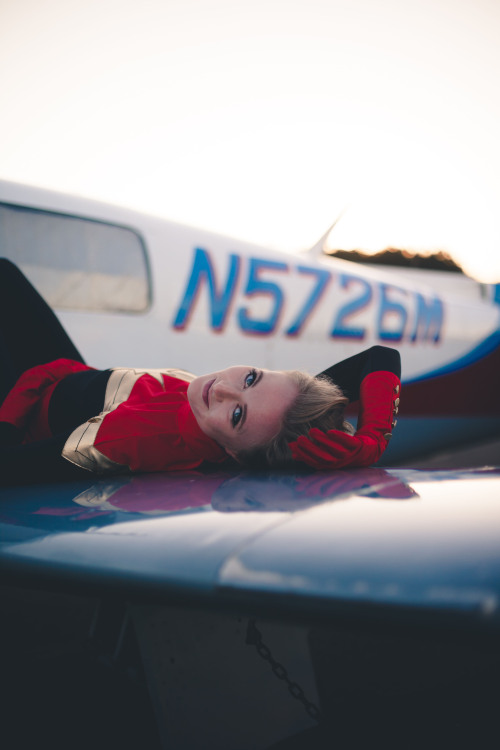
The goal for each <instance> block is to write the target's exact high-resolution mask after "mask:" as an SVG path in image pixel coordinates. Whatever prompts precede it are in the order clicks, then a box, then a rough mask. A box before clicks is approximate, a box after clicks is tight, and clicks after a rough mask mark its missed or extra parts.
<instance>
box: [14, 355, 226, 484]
mask: <svg viewBox="0 0 500 750" xmlns="http://www.w3.org/2000/svg"><path fill="white" fill-rule="evenodd" d="M90 369H93V368H90V367H88V366H86V365H83V364H81V363H80V362H74V361H72V360H67V359H59V360H55V361H54V362H50V363H48V364H46V365H40V366H38V367H34V368H32V369H31V370H27V371H26V372H25V373H24V374H23V375H22V376H21V377H20V378H19V380H18V381H17V383H16V385H15V386H14V388H13V389H12V390H11V391H10V393H9V395H8V396H7V398H6V399H5V401H4V403H3V404H2V406H1V407H0V421H3V422H10V423H12V424H14V425H15V426H16V427H17V428H18V429H20V430H21V431H23V433H24V440H23V442H24V443H30V442H34V441H37V440H42V439H44V438H46V437H51V432H50V427H49V423H48V408H49V402H50V398H51V396H52V394H53V392H54V389H55V387H56V385H57V384H58V383H59V382H60V381H61V380H62V379H63V378H64V377H66V376H67V375H69V374H71V373H73V372H77V371H79V370H90ZM193 377H194V376H192V375H191V374H190V373H187V372H184V371H180V370H134V369H129V368H116V369H113V370H112V371H111V374H110V378H109V380H108V384H107V388H106V395H105V399H104V404H103V408H102V411H101V413H100V414H96V415H94V416H92V417H91V418H90V419H89V420H88V421H87V422H85V423H84V424H82V425H78V426H76V429H75V430H74V431H73V432H72V434H71V435H70V437H69V439H68V440H67V441H66V444H65V446H64V450H63V453H62V455H63V456H64V458H66V459H67V460H68V461H71V462H72V463H74V464H76V465H77V466H81V467H82V468H85V469H88V470H90V471H93V472H97V473H105V472H113V473H117V472H120V471H127V470H130V471H166V470H177V469H193V468H196V467H197V466H200V464H202V463H203V462H204V461H210V462H220V461H223V460H224V459H225V458H227V455H226V453H225V452H224V451H223V449H222V448H221V447H220V446H219V445H218V444H217V443H216V442H215V441H214V440H212V439H211V438H209V437H208V436H207V435H205V433H203V432H202V431H201V429H200V427H199V426H198V423H197V421H196V419H195V417H194V414H193V412H192V411H191V407H190V405H189V402H188V398H187V388H188V385H189V382H190V381H191V380H192V379H193Z"/></svg>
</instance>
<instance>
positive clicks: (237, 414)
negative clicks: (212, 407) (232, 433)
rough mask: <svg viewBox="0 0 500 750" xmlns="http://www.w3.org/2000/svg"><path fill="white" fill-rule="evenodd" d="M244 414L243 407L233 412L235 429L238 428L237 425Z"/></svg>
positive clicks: (232, 419) (232, 418) (238, 407)
mask: <svg viewBox="0 0 500 750" xmlns="http://www.w3.org/2000/svg"><path fill="white" fill-rule="evenodd" d="M242 414H243V410H242V408H241V406H237V407H236V409H235V410H234V411H233V416H232V417H231V422H232V423H233V427H236V425H237V424H238V422H239V421H240V419H241V415H242Z"/></svg>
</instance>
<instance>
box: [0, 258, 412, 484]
mask: <svg viewBox="0 0 500 750" xmlns="http://www.w3.org/2000/svg"><path fill="white" fill-rule="evenodd" d="M0 313H1V315H0V320H1V324H0V403H1V406H0V445H1V447H2V450H1V451H0V472H1V474H0V475H1V479H0V482H1V483H2V484H4V485H5V484H13V483H20V484H22V483H29V482H40V481H53V480H58V479H73V478H74V479H77V478H79V477H85V478H88V472H89V471H90V472H94V473H96V474H108V473H111V474H116V473H123V472H149V471H174V470H183V469H193V468H196V467H200V466H204V465H205V466H208V465H214V464H220V463H222V462H224V461H228V460H235V461H237V462H238V463H240V464H243V465H246V466H253V467H279V468H286V467H287V466H292V465H293V466H295V467H297V466H299V465H303V466H304V465H305V466H309V467H312V468H313V469H335V468H343V467H346V466H352V467H355V466H369V465H370V464H372V463H374V462H376V461H377V460H378V459H379V458H380V456H381V455H382V453H383V451H384V450H385V448H386V446H387V443H388V441H389V438H390V437H391V433H392V428H393V426H394V424H395V414H396V413H397V411H398V405H399V391H400V374H401V364H400V357H399V353H398V352H397V351H396V350H394V349H389V348H387V347H381V346H374V347H372V348H371V349H367V350H366V351H364V352H362V353H360V354H357V355H355V356H354V357H350V358H349V359H346V360H343V361H342V362H339V363H338V364H336V365H333V366H332V367H330V368H329V369H328V370H325V372H323V373H321V374H320V375H318V376H316V377H312V376H311V375H308V374H306V373H303V372H299V371H274V370H265V369H262V368H257V367H255V368H254V367H249V366H244V365H237V366H235V367H229V368H227V369H224V370H220V371H219V372H214V373H210V374H208V375H201V376H198V377H197V376H195V375H192V374H191V373H188V372H185V371H183V370H177V369H164V370H143V369H134V368H131V369H127V368H112V369H109V370H96V369H95V368H93V367H90V366H88V365H87V364H85V363H84V361H83V359H82V357H81V355H80V354H79V352H78V350H77V349H76V347H75V346H74V344H73V342H72V341H71V339H70V338H69V336H68V335H67V333H66V332H65V330H64V329H63V328H62V326H61V324H60V323H59V321H58V319H57V318H56V316H55V315H54V313H53V312H52V310H51V309H50V308H49V307H48V305H47V304H46V303H45V302H44V300H43V299H42V298H41V297H40V295H39V294H38V293H37V292H36V291H35V289H34V288H33V287H32V286H31V284H30V283H29V282H28V281H27V279H26V278H25V277H24V276H23V274H22V273H21V272H20V271H19V269H18V268H17V267H16V266H15V265H13V264H12V263H10V261H8V260H0ZM358 399H359V401H360V407H359V416H358V428H357V430H356V432H354V431H353V428H352V426H351V425H350V424H349V423H348V422H346V421H345V420H344V409H345V407H346V405H347V404H348V403H349V402H350V401H357V400H358Z"/></svg>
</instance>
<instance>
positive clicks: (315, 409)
mask: <svg viewBox="0 0 500 750" xmlns="http://www.w3.org/2000/svg"><path fill="white" fill-rule="evenodd" d="M286 374H287V375H288V376H289V377H290V378H291V379H292V381H293V382H294V383H295V385H296V386H297V389H298V394H297V396H296V398H295V399H294V401H293V403H292V405H291V406H290V408H289V409H288V411H287V412H286V413H285V416H284V417H283V422H282V424H281V429H280V431H279V432H278V434H277V435H275V437H274V438H272V440H271V441H270V442H269V443H267V444H266V445H263V446H259V447H258V448H254V449H252V450H248V451H241V452H240V453H238V460H239V461H240V462H241V463H243V464H245V465H246V466H251V467H261V468H263V467H283V468H284V467H286V466H287V465H289V464H291V463H292V452H291V450H290V447H289V443H291V442H293V441H294V440H297V438H299V437H300V436H301V435H307V434H308V433H309V430H311V429H312V428H313V427H317V428H318V429H320V430H322V431H323V432H326V431H327V430H341V431H342V432H348V433H350V434H352V433H353V432H354V429H353V427H352V425H351V424H350V423H349V422H346V421H345V420H344V410H345V407H346V405H347V404H348V403H349V399H348V398H347V397H346V396H344V394H343V393H342V391H341V390H340V388H339V387H338V386H337V385H335V383H332V382H331V381H330V380H328V379H327V378H315V377H313V376H312V375H309V374H308V373H306V372H301V371H300V370H288V371H286Z"/></svg>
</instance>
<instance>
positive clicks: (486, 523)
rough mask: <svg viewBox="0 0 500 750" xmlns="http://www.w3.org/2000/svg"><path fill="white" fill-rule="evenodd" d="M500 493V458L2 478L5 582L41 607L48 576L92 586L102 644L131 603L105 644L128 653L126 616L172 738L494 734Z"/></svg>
mask: <svg viewBox="0 0 500 750" xmlns="http://www.w3.org/2000/svg"><path fill="white" fill-rule="evenodd" d="M499 493H500V474H499V470H498V469H489V470H487V469H483V470H470V471H464V470H462V471H419V470H409V469H400V470H397V469H392V470H385V469H382V468H370V469H356V470H350V471H347V470H346V471H337V472H331V473H328V472H326V473H315V474H307V473H306V474H293V475H290V474H287V475H282V474H274V475H272V476H269V475H259V474H234V475H231V474H223V473H217V474H213V475H198V474H195V473H189V474H179V475H165V474H163V475H143V476H139V475H138V476H135V477H132V478H121V479H116V480H111V481H108V480H106V481H101V482H94V483H92V482H89V483H77V484H61V485H45V486H43V487H38V488H34V487H29V488H26V487H25V488H22V487H17V488H12V489H8V490H7V489H4V490H2V491H1V493H0V533H1V543H0V576H1V583H2V584H3V585H4V586H5V585H9V586H13V585H17V586H23V585H24V586H29V587H31V588H32V589H33V588H34V589H36V593H35V594H34V595H33V603H32V616H33V617H37V611H38V608H39V607H40V601H41V599H40V597H41V593H40V592H41V591H43V590H44V589H45V590H48V591H59V592H62V593H60V596H61V597H63V596H64V592H69V593H70V594H71V595H72V596H73V597H74V596H75V595H82V596H92V597H95V598H97V599H99V600H100V610H99V612H100V615H99V617H97V619H95V618H94V620H93V623H94V624H93V625H92V628H93V631H92V632H93V633H94V642H97V643H100V644H101V648H102V643H103V642H104V641H103V639H102V637H101V636H102V632H105V633H107V634H108V635H107V638H108V639H109V630H110V627H111V625H110V623H111V624H112V622H113V621H112V619H110V617H108V620H106V617H105V616H104V615H103V612H104V614H105V613H106V606H108V609H109V607H110V604H111V603H113V602H114V603H115V611H116V602H117V601H118V602H122V606H123V619H122V620H119V621H118V623H117V624H116V625H115V631H116V632H115V636H114V639H112V641H111V646H109V645H108V651H107V652H106V654H104V655H102V658H104V656H106V659H108V661H109V663H110V664H113V665H115V666H116V665H122V667H123V668H124V669H125V667H126V663H127V662H126V659H127V658H128V657H126V655H125V656H124V655H123V652H124V651H125V654H126V653H127V650H126V649H125V647H124V643H125V642H126V633H128V631H129V630H130V629H132V631H133V633H134V634H135V636H134V637H135V638H137V640H138V643H139V648H140V662H141V669H142V670H144V673H145V677H146V680H147V684H148V689H149V692H150V694H151V696H152V703H153V707H154V709H155V715H156V721H157V724H158V728H159V732H160V739H161V742H162V746H163V747H175V748H202V747H207V746H210V747H218V748H228V749H229V748H232V750H234V749H235V748H241V750H245V749H246V748H254V749H258V748H262V749H264V748H268V747H271V746H274V744H276V746H278V745H277V743H286V742H287V741H289V742H290V743H293V742H299V741H300V737H302V738H303V739H302V742H303V744H299V745H297V744H290V745H287V744H283V745H279V746H280V747H297V746H298V747H318V748H319V747H324V746H329V745H328V744H327V745H324V744H320V743H321V742H327V743H330V744H331V743H332V742H334V741H335V739H336V738H338V737H340V738H343V740H342V741H344V740H345V741H347V739H349V738H350V741H351V742H353V741H354V743H355V744H351V745H350V746H362V744H363V743H364V742H366V741H367V740H368V736H371V737H372V739H373V737H374V736H376V737H382V736H383V737H386V738H388V741H390V742H392V741H394V742H396V740H397V739H398V738H399V739H400V738H401V732H405V731H408V729H407V727H408V726H409V723H410V724H411V726H415V727H416V728H415V729H414V730H412V731H413V735H412V736H414V737H415V738H417V739H418V738H420V739H419V741H420V740H422V741H423V738H424V736H429V733H430V732H432V733H433V734H432V736H433V737H441V738H443V737H445V736H446V737H448V739H451V740H454V741H455V740H456V741H457V742H458V741H459V739H460V738H461V737H463V736H464V733H467V732H472V733H476V734H475V736H477V737H479V738H480V741H481V742H482V741H483V740H485V737H487V736H489V733H490V732H491V731H493V730H494V726H495V722H496V711H493V712H492V713H488V711H485V709H484V706H485V705H488V700H490V701H491V700H493V699H495V700H497V699H498V687H497V674H498V672H497V669H498V663H497V662H498V657H499V654H498V646H497V644H498V633H499V628H500V614H499V613H500V610H499V604H498V603H499V601H500V544H499V540H500V504H499V502H498V498H499ZM60 611H62V608H61V609H60V610H59V615H58V625H57V627H59V628H61V627H62V625H61V621H60ZM96 622H97V625H96ZM99 623H100V626H101V631H100V636H99V638H97V637H96V636H95V633H96V628H97V630H98V627H99ZM128 637H131V635H130V633H129V635H128V636H127V638H128ZM14 641H15V639H14ZM24 647H26V643H25V636H23V635H22V633H21V634H20V635H19V637H18V639H17V643H16V642H12V639H11V642H10V648H11V649H15V648H24ZM68 658H69V657H68ZM70 663H71V664H73V662H72V661H70ZM124 664H125V666H124ZM129 667H130V665H129ZM73 677H74V675H73ZM45 679H46V680H47V679H49V678H48V677H47V676H46V678H45ZM76 679H77V680H78V679H79V678H78V677H77V678H76ZM58 689H59V690H60V689H61V686H59V688H58ZM74 689H75V688H72V690H74ZM54 690H55V688H54ZM92 690H94V691H95V690H96V688H95V687H94V688H91V689H88V688H87V689H86V702H87V706H88V705H92V696H91V693H92ZM56 694H57V691H56ZM53 697H54V693H52V694H51V700H53ZM108 699H109V700H110V701H112V697H109V698H108ZM39 700H43V698H42V697H40V698H39ZM436 705H439V712H437V711H435V710H434V709H435V707H436ZM495 705H496V704H495ZM457 706H461V707H462V709H457ZM433 707H434V708H433ZM465 708H467V710H465ZM130 710H132V709H130ZM360 710H362V711H363V712H364V714H366V716H367V717H369V721H368V720H367V722H362V721H361V722H355V721H354V717H355V716H356V714H357V713H359V711H360ZM193 717H196V720H193ZM86 721H87V722H89V725H90V726H93V724H92V721H93V720H92V712H90V713H89V714H88V715H87V719H86ZM18 731H19V730H18ZM436 732H437V734H436ZM207 738H209V739H207ZM207 743H209V744H207ZM314 743H317V744H314ZM357 743H359V744H357ZM394 746H396V745H394Z"/></svg>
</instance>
